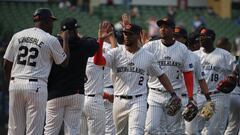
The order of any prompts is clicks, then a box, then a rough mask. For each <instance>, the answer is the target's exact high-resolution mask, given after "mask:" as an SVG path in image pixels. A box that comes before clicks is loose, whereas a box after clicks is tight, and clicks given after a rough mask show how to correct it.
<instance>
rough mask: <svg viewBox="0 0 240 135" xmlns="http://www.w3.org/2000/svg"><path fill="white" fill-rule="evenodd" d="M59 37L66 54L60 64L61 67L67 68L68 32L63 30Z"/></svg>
mask: <svg viewBox="0 0 240 135" xmlns="http://www.w3.org/2000/svg"><path fill="white" fill-rule="evenodd" d="M61 37H62V39H63V51H64V52H65V53H66V55H67V57H66V59H65V60H64V61H63V63H62V64H61V66H64V67H65V66H67V65H68V62H69V53H70V51H69V44H68V39H69V31H68V30H65V31H64V32H62V33H61Z"/></svg>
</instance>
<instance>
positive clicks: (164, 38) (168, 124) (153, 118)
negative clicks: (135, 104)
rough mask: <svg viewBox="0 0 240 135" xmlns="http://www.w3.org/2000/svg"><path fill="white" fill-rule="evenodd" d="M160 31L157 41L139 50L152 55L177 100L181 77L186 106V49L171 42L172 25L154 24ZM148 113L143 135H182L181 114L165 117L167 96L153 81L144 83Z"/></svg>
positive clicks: (189, 88)
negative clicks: (147, 91)
mask: <svg viewBox="0 0 240 135" xmlns="http://www.w3.org/2000/svg"><path fill="white" fill-rule="evenodd" d="M157 24H158V26H159V27H160V37H161V39H160V40H154V41H152V42H149V43H147V44H145V45H144V46H143V47H144V48H145V49H147V50H148V51H150V52H151V53H153V54H154V56H155V58H156V59H157V62H158V64H159V66H161V67H162V69H163V71H164V72H165V73H166V75H167V76H168V77H169V79H170V81H171V83H172V85H173V89H174V91H175V92H176V93H177V95H179V96H181V94H182V91H183V90H182V89H183V87H184V84H183V77H182V74H183V75H184V79H185V84H186V88H187V91H188V97H189V102H190V101H193V93H192V92H193V74H192V70H193V64H192V62H191V59H189V58H190V56H189V51H188V49H187V47H186V46H185V45H184V44H182V43H180V42H178V41H175V40H174V39H173V32H174V31H173V30H174V27H175V24H174V22H173V21H172V20H170V19H168V18H163V19H161V20H158V21H157ZM148 86H149V95H148V104H149V108H148V112H147V119H146V124H145V134H146V135H149V134H164V135H165V134H184V129H185V128H184V124H183V118H182V116H181V111H179V112H178V113H177V114H176V115H175V116H169V115H168V114H167V113H166V110H165V106H166V104H167V101H168V100H169V98H170V96H169V93H167V92H166V89H165V88H164V87H163V86H162V85H161V84H160V83H159V81H158V80H157V78H156V77H150V78H149V81H148Z"/></svg>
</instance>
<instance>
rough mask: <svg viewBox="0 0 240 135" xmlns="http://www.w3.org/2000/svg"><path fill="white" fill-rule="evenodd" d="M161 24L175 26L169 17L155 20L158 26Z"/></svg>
mask: <svg viewBox="0 0 240 135" xmlns="http://www.w3.org/2000/svg"><path fill="white" fill-rule="evenodd" d="M162 24H166V25H167V26H169V27H171V28H174V27H175V23H174V21H173V20H171V19H169V18H163V19H160V20H158V21H157V25H158V26H159V27H160V26H161V25H162Z"/></svg>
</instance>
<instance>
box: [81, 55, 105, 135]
mask: <svg viewBox="0 0 240 135" xmlns="http://www.w3.org/2000/svg"><path fill="white" fill-rule="evenodd" d="M86 77H87V82H86V83H85V101H84V108H83V112H82V114H81V120H80V121H81V122H80V123H81V129H80V134H81V135H104V134H105V108H104V103H103V98H102V93H103V67H102V66H97V65H95V64H94V63H93V58H89V59H88V63H87V68H86Z"/></svg>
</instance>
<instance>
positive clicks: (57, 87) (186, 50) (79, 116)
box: [4, 8, 240, 135]
mask: <svg viewBox="0 0 240 135" xmlns="http://www.w3.org/2000/svg"><path fill="white" fill-rule="evenodd" d="M126 17H128V16H126V14H124V15H123V22H122V23H121V27H122V30H121V31H118V33H116V32H115V30H114V27H113V25H112V24H111V23H110V22H108V21H103V22H101V23H100V25H99V30H98V40H96V39H95V38H91V37H85V36H82V35H81V34H80V33H79V32H78V31H77V28H78V27H79V24H78V22H77V20H76V19H75V18H72V17H69V18H66V19H64V20H63V21H62V22H61V30H60V32H59V35H58V36H57V37H54V36H52V35H51V34H52V28H53V21H55V20H56V17H55V16H54V15H53V13H52V12H51V11H50V9H47V8H40V9H37V10H36V11H35V13H34V14H33V20H34V23H35V26H34V27H33V28H29V29H25V30H23V31H20V32H18V33H16V34H14V36H13V37H12V39H11V41H10V43H9V45H8V48H7V50H6V53H5V55H4V69H5V76H6V79H7V80H9V122H8V134H9V135H23V134H27V135H42V134H43V133H44V134H46V135H57V134H59V132H60V130H61V125H62V124H63V123H64V132H65V134H66V135H78V134H81V135H115V134H116V135H181V134H187V135H198V134H203V135H223V134H225V135H237V134H239V133H238V132H239V128H240V122H239V121H240V113H239V108H240V97H239V96H240V88H239V83H237V86H236V88H235V89H234V91H233V92H232V93H231V94H225V93H222V92H220V91H219V90H217V85H218V84H219V82H220V81H221V80H223V79H224V78H225V77H226V76H228V75H229V74H233V75H234V76H235V77H236V78H238V76H239V61H238V59H237V57H236V58H235V57H234V56H233V55H232V54H231V53H230V52H228V51H227V50H224V49H221V48H216V47H215V46H214V41H215V37H216V34H215V32H214V31H213V30H211V29H209V28H201V29H199V30H198V31H196V32H193V33H190V34H187V31H186V30H185V29H184V28H183V27H181V26H175V23H174V22H173V21H172V20H171V19H169V18H162V19H160V20H158V21H157V22H156V23H157V25H158V27H159V37H154V38H151V37H150V38H149V37H148V36H147V35H146V33H145V32H144V31H143V30H142V28H141V27H140V26H138V25H136V24H132V23H130V21H129V20H128V18H126ZM238 82H239V81H238ZM172 99H174V101H176V102H179V103H180V104H179V107H180V108H179V109H178V110H177V111H176V112H172V110H173V109H175V108H174V107H175V106H174V107H172V106H171V105H169V100H172ZM206 103H208V104H210V105H211V107H212V108H211V109H213V111H214V113H213V115H211V116H209V118H206V117H203V116H202V115H201V114H200V113H198V114H196V115H193V116H188V113H186V109H185V108H188V109H193V108H194V109H195V111H197V112H198V111H199V112H202V110H201V109H202V108H203V107H204V106H205V105H206ZM181 105H182V106H181ZM167 106H170V107H167ZM192 106H193V107H192ZM169 108H170V111H169ZM188 111H189V110H188ZM205 111H208V110H205ZM202 113H207V112H202ZM189 115H190V114H189ZM186 117H191V119H186Z"/></svg>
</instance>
